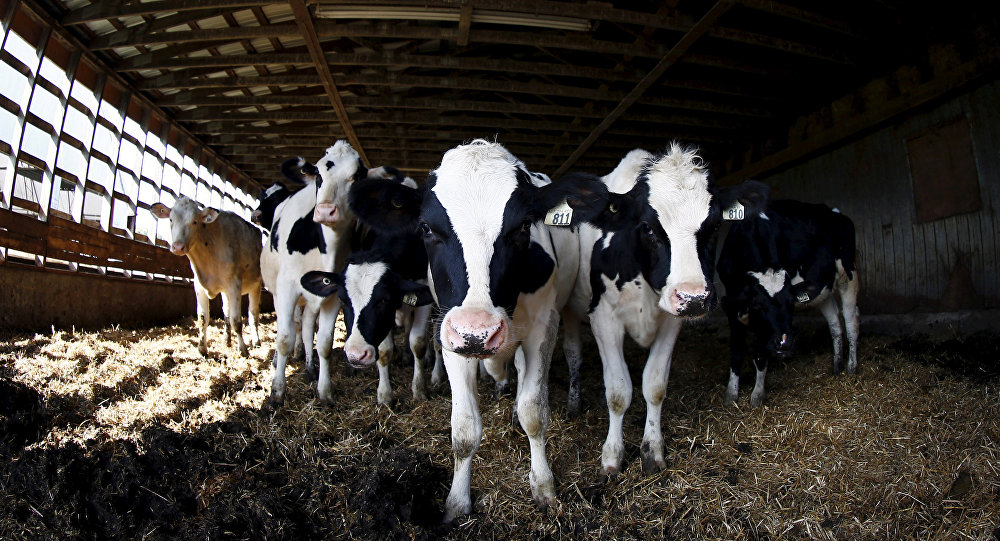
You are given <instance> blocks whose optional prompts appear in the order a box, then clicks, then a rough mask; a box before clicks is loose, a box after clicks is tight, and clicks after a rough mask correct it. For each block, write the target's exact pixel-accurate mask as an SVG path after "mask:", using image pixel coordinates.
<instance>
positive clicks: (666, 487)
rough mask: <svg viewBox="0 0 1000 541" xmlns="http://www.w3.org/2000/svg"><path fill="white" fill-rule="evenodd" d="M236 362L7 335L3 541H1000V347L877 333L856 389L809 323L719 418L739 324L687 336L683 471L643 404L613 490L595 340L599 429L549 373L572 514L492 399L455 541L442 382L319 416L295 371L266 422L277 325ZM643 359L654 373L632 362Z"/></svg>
mask: <svg viewBox="0 0 1000 541" xmlns="http://www.w3.org/2000/svg"><path fill="white" fill-rule="evenodd" d="M266 329H267V333H266V336H267V338H266V339H265V345H264V346H262V347H260V348H256V349H254V350H252V352H251V353H252V356H251V358H249V359H241V358H239V357H238V356H237V355H236V352H235V351H233V350H229V349H225V348H223V347H221V343H220V342H221V340H220V338H221V328H220V326H218V325H216V326H215V327H214V328H213V329H212V333H213V334H212V338H213V340H212V342H211V345H210V349H211V350H212V352H213V353H212V354H211V355H210V356H209V357H208V358H201V357H200V356H199V355H198V353H197V348H196V344H195V340H196V338H195V336H196V335H195V331H194V329H193V326H192V325H191V322H190V321H186V322H183V323H181V324H179V325H177V326H172V327H164V328H157V329H149V330H135V331H132V330H121V329H107V330H105V331H101V332H92V333H77V334H76V335H73V336H71V335H69V334H68V333H56V334H55V335H22V334H7V335H5V336H3V337H2V339H0V460H2V461H3V462H2V464H3V467H2V470H0V498H2V499H0V502H2V504H0V538H2V539H10V540H15V539H67V538H69V539H303V538H311V539H342V538H358V539H438V538H443V539H494V538H497V539H506V538H531V539H544V538H574V539H630V538H672V539H674V538H675V539H794V538H802V539H903V538H906V539H909V538H920V539H928V538H930V539H967V538H968V539H991V538H997V537H1000V531H998V527H1000V503H998V502H1000V450H998V445H997V444H998V440H1000V415H998V414H1000V400H998V388H1000V385H998V384H1000V354H998V352H1000V338H998V337H997V336H996V335H991V334H986V333H978V334H975V335H970V336H964V337H960V336H956V337H953V338H950V339H946V340H931V339H930V338H926V337H911V338H906V339H899V338H889V337H880V336H864V337H863V339H862V343H861V369H860V373H859V375H858V376H856V377H848V376H844V375H839V376H832V375H830V374H829V354H828V352H827V348H828V347H829V345H828V343H829V338H828V336H827V335H826V332H825V330H824V329H817V330H807V331H805V332H804V333H803V334H802V336H800V338H799V344H800V346H799V351H798V352H797V355H796V356H795V357H793V358H792V359H789V360H787V361H785V362H783V363H780V364H778V365H777V366H773V367H772V369H771V371H770V373H769V377H768V391H769V396H768V401H767V403H766V405H765V406H764V407H762V408H757V409H751V408H750V407H749V404H748V398H749V391H750V387H751V386H752V374H750V373H749V371H747V373H746V374H745V380H746V381H744V382H743V386H742V388H741V399H740V401H739V402H738V404H737V405H736V406H731V407H727V406H724V405H723V404H722V395H723V391H724V387H725V383H726V378H727V370H728V368H727V366H728V362H727V336H728V332H727V331H726V330H725V329H720V328H718V327H716V326H713V325H711V324H703V325H695V326H690V327H687V328H685V329H684V330H683V331H682V334H681V338H680V341H679V345H678V349H677V352H676V355H675V361H674V366H673V370H672V373H671V379H670V386H669V391H668V398H667V402H666V404H665V407H664V427H665V429H666V430H668V431H669V435H668V439H667V447H668V451H667V454H668V463H669V465H668V468H667V470H665V471H663V472H660V473H657V474H654V475H643V474H642V472H641V468H640V467H639V459H638V455H639V450H638V444H639V441H640V440H641V432H642V424H643V420H644V416H645V406H644V404H643V401H642V395H641V387H640V385H639V381H640V379H639V377H640V375H641V370H642V367H641V361H640V362H635V363H633V366H632V373H633V381H634V382H635V384H636V393H635V398H634V399H633V402H632V407H631V408H630V410H629V413H628V415H627V416H626V425H625V429H626V465H625V471H624V472H623V473H622V475H620V476H619V477H618V478H616V479H614V480H612V481H610V482H609V483H607V484H598V483H597V469H598V464H599V460H600V447H601V444H602V443H603V440H604V436H605V432H606V428H607V426H606V423H607V413H606V410H605V408H604V405H603V398H602V397H603V386H602V382H601V371H600V364H599V360H598V359H597V356H596V352H595V348H593V346H592V343H589V344H588V345H589V347H587V348H585V351H591V352H592V353H591V357H590V358H588V359H587V363H586V364H585V366H584V377H585V379H584V381H585V385H584V403H585V410H586V411H585V413H584V415H583V416H582V417H580V418H578V419H568V418H567V417H566V408H565V399H566V371H565V367H564V365H563V363H562V358H561V355H560V354H557V358H556V359H555V361H554V363H553V368H552V381H551V404H552V422H551V424H550V427H549V431H548V454H549V460H550V465H551V467H552V469H553V472H554V473H555V476H556V483H557V493H558V498H559V501H558V503H557V504H556V505H555V506H553V507H552V508H550V509H549V510H547V511H545V512H539V511H537V510H535V509H534V507H533V506H532V504H531V498H530V491H529V489H528V483H527V474H528V449H527V440H526V438H525V437H524V436H523V434H521V433H520V431H519V430H518V429H515V428H513V427H511V424H510V419H511V399H510V397H506V396H503V397H500V398H498V399H495V398H493V397H492V396H491V391H492V386H491V385H490V384H489V383H485V382H484V383H482V384H481V386H480V403H481V411H482V415H483V421H484V440H483V444H482V446H481V448H480V452H479V453H478V455H477V458H476V460H475V465H474V468H475V471H474V474H473V498H474V501H475V512H474V513H473V514H472V515H470V516H468V517H464V518H461V519H459V520H458V521H457V522H456V524H454V525H452V526H442V525H441V524H440V519H441V506H442V503H443V500H444V498H445V496H446V495H447V492H448V486H449V484H450V481H451V455H450V441H449V439H450V429H449V415H450V401H449V399H448V392H447V388H445V389H440V390H438V391H437V392H436V393H435V394H434V395H433V396H432V398H431V400H429V401H427V402H414V401H413V400H412V398H411V396H410V391H409V379H410V376H411V373H412V372H411V368H410V367H409V366H407V365H406V364H405V363H403V362H402V361H401V362H400V363H397V364H396V365H394V366H393V387H394V390H395V396H396V404H395V405H394V406H393V407H392V408H386V407H379V406H376V404H375V385H376V379H377V377H376V375H375V373H374V372H361V373H358V374H355V375H353V376H348V375H346V374H345V373H342V371H341V370H340V369H339V368H338V369H336V370H335V371H334V374H335V378H334V379H335V381H334V386H335V393H336V400H335V404H334V405H333V406H331V407H327V406H320V405H318V404H316V403H315V402H314V401H313V399H312V398H313V390H312V389H311V388H310V387H309V386H308V384H307V383H305V380H304V378H303V376H302V370H301V367H299V366H293V367H292V369H291V370H290V372H289V388H288V393H287V399H286V405H285V407H284V408H283V409H281V410H280V411H277V412H270V411H268V410H266V409H262V408H261V406H262V404H263V403H264V401H265V400H266V397H267V392H268V390H269V386H270V376H271V367H270V355H271V352H272V348H271V346H270V344H271V343H272V340H273V332H274V330H273V329H274V324H273V317H272V318H270V319H267V320H266ZM628 353H629V358H630V359H636V360H639V359H642V358H644V352H642V351H641V350H639V349H638V348H630V349H629V352H628Z"/></svg>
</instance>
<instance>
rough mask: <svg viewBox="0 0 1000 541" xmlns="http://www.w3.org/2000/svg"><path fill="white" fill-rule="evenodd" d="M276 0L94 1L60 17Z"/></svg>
mask: <svg viewBox="0 0 1000 541" xmlns="http://www.w3.org/2000/svg"><path fill="white" fill-rule="evenodd" d="M273 3H274V0H270V1H268V0H163V1H161V2H128V3H126V2H94V3H92V4H90V5H89V6H85V7H82V8H79V9H75V10H73V11H71V12H69V13H67V14H66V15H64V16H63V17H62V19H60V21H59V22H60V23H62V25H64V26H71V25H75V24H83V23H89V22H94V21H100V20H104V19H115V18H118V17H131V16H138V15H152V14H154V13H164V12H167V13H169V12H172V11H192V10H200V9H212V10H216V11H218V10H220V9H226V8H241V7H250V6H266V5H268V4H273Z"/></svg>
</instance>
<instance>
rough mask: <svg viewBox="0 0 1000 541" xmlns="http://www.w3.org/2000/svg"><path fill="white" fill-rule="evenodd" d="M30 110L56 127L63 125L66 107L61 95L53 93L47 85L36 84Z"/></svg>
mask: <svg viewBox="0 0 1000 541" xmlns="http://www.w3.org/2000/svg"><path fill="white" fill-rule="evenodd" d="M28 111H29V112H30V113H31V114H33V115H35V116H37V117H38V118H40V119H42V120H44V121H45V122H47V123H49V124H50V125H51V126H53V127H54V128H58V127H59V126H62V120H63V113H64V111H65V107H63V104H62V100H61V97H60V96H57V95H55V94H53V93H52V92H51V91H50V90H49V89H48V88H46V85H41V84H36V85H35V92H34V93H33V94H32V96H31V105H29V106H28Z"/></svg>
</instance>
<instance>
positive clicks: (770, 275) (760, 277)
mask: <svg viewBox="0 0 1000 541" xmlns="http://www.w3.org/2000/svg"><path fill="white" fill-rule="evenodd" d="M747 274H749V275H750V276H753V277H754V278H756V279H757V281H758V282H759V283H760V286H761V287H763V288H764V291H767V294H768V295H770V296H772V297H773V296H775V295H777V294H778V292H779V291H781V290H782V288H784V287H785V277H786V276H787V274H785V270H784V269H778V270H774V269H767V270H766V271H764V272H753V271H750V272H748V273H747Z"/></svg>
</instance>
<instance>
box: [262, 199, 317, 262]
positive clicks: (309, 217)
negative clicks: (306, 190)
mask: <svg viewBox="0 0 1000 541" xmlns="http://www.w3.org/2000/svg"><path fill="white" fill-rule="evenodd" d="M314 211H315V207H314V208H313V210H310V211H309V212H308V213H307V214H306V215H305V216H302V217H301V218H299V219H298V220H295V223H293V224H292V228H291V230H289V232H288V239H287V240H286V241H285V245H286V246H287V247H288V253H292V252H301V253H303V254H305V253H309V251H310V250H312V249H314V248H316V249H319V251H320V253H323V254H325V253H326V241H325V240H324V239H323V226H322V225H320V224H318V223H316V222H314V221H313V212H314ZM272 242H277V241H272Z"/></svg>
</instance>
